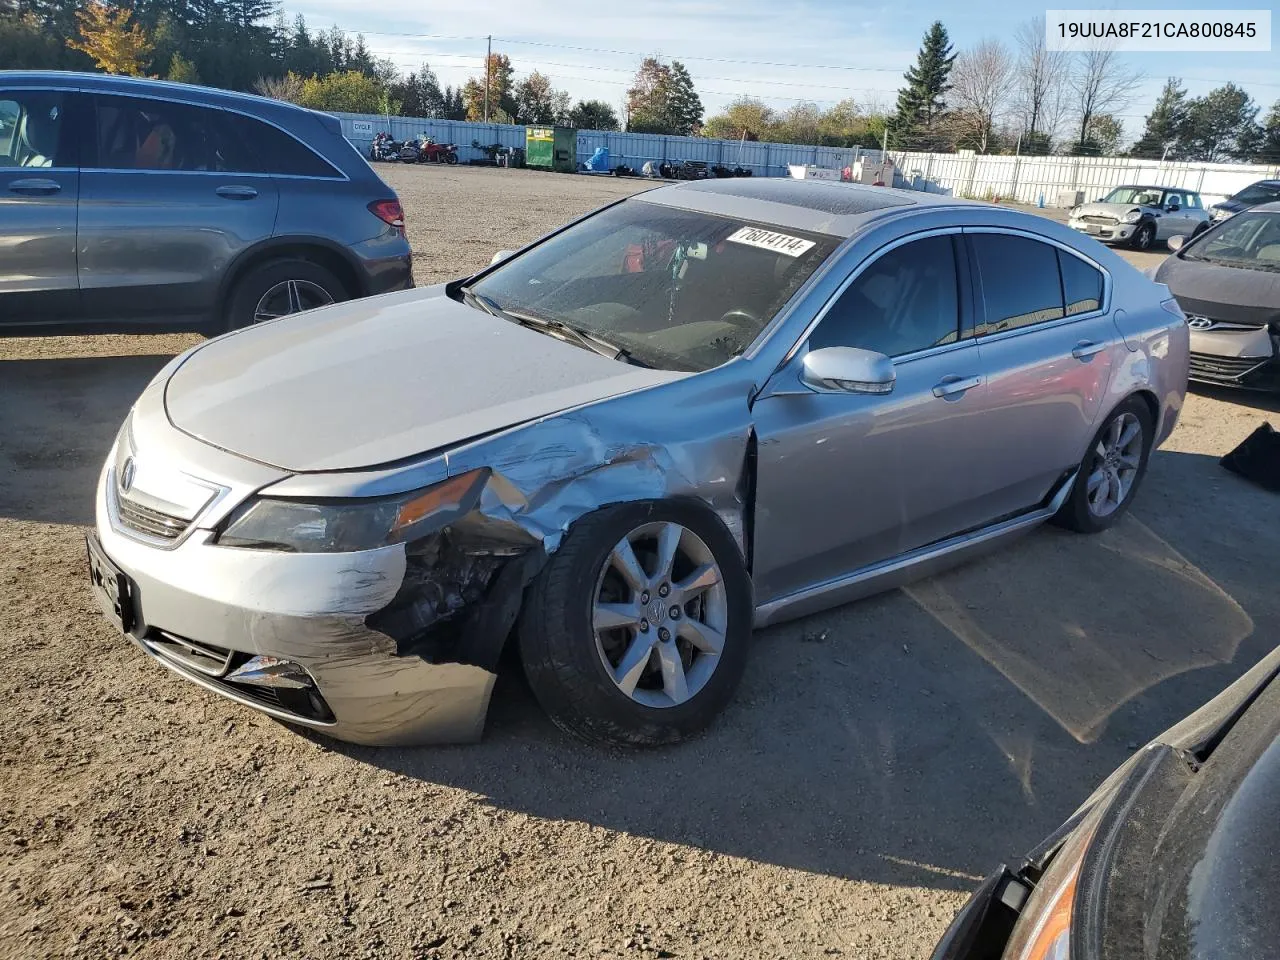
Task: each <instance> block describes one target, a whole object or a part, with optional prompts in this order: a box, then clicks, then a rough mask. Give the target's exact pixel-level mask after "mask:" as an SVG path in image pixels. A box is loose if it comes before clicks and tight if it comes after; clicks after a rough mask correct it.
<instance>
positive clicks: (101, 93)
mask: <svg viewBox="0 0 1280 960" xmlns="http://www.w3.org/2000/svg"><path fill="white" fill-rule="evenodd" d="M80 92H81V93H86V94H91V95H93V96H97V97H131V98H133V99H135V100H158V101H159V102H161V103H175V104H177V105H178V106H180V107H197V108H199V109H201V110H220V111H222V112H223V113H233V114H236V115H237V116H241V117H247V118H248V119H250V120H257V121H258V122H259V123H265V124H266V125H267V126H269V127H275V128H276V129H277V130H279V131H280V132H281V133H283V134H284V135H285V136H286V137H289V138H290V139H292V140H294V141H295V142H297V143H298V144H300V145H301V146H302V148H303V149H304V150H306V151H307V152H308V153H310V154H311V155H312V156H314V157H315V158H316V159H318V160H320V161H321V162H322V163H323V164H325V166H327V167H329V169H331V170H332V171H333V172H334V173H335V174H336V176H332V177H315V176H308V175H304V174H297V173H237V172H236V171H232V170H223V171H217V170H139V169H127V170H117V169H114V168H112V167H105V168H104V167H83V168H81V169H82V170H85V171H87V172H90V173H185V174H192V173H205V174H213V175H215V176H221V177H227V176H237V177H280V178H288V179H292V180H321V181H323V182H325V183H337V182H344V183H349V182H350V181H351V178H350V177H349V176H347V174H346V173H344V172H343V171H341V170H339V169H338V168H337V167H336V166H335V165H334V163H333V161H332V160H330V159H329V158H328V157H326V156H324V155H323V154H321V153H317V152H316V150H314V149H313V148H312V147H311V145H310V144H309V143H307V142H306V141H305V140H303V139H301V138H300V137H298V136H297V135H295V134H294V133H292V132H290V131H289V130H286V129H285V128H284V127H282V126H280V124H278V123H276V122H275V121H273V120H268V119H267V118H266V117H263V116H259V115H258V114H254V113H249V112H247V111H245V110H237V109H236V108H235V107H228V106H224V105H222V104H214V103H200V102H199V101H196V100H190V99H181V98H179V97H165V96H159V95H157V94H154V93H145V92H139V93H122V92H120V91H119V90H99V89H97V88H96V87H86V88H83V89H82V90H81V91H80ZM93 133H94V137H95V138H96V137H97V133H98V128H97V117H96V115H95V117H94V129H93ZM344 139H345V138H344Z"/></svg>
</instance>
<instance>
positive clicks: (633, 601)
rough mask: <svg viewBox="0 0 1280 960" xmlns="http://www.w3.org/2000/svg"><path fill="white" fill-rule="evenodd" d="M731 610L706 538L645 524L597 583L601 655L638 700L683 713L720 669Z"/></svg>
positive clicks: (618, 548) (616, 551)
mask: <svg viewBox="0 0 1280 960" xmlns="http://www.w3.org/2000/svg"><path fill="white" fill-rule="evenodd" d="M728 609H729V608H728V601H727V595H726V593H725V585H724V576H723V574H722V572H721V570H720V566H719V564H718V563H716V560H715V556H714V555H713V554H712V552H711V548H710V547H708V546H707V545H706V543H704V542H703V540H702V538H701V537H699V536H698V535H697V534H696V533H694V532H693V531H692V530H690V529H689V528H688V527H684V526H681V525H680V524H678V523H670V522H661V523H647V524H643V525H642V526H639V527H636V528H635V529H634V530H632V531H631V532H630V533H628V534H627V535H626V536H625V537H623V538H622V539H621V540H619V541H618V542H617V544H616V545H615V546H614V547H613V549H612V550H611V551H610V552H609V556H608V557H607V558H606V560H605V562H604V565H603V568H602V569H601V571H600V575H599V577H598V578H597V580H596V589H595V595H594V602H593V605H592V611H591V614H592V627H593V630H594V633H595V639H596V651H597V652H598V653H599V655H600V660H601V662H602V663H603V664H604V668H605V671H606V672H607V673H608V674H609V677H610V678H611V679H612V680H613V682H614V685H615V686H617V688H618V689H619V690H620V691H621V692H622V693H623V694H624V695H626V696H627V697H629V698H630V699H631V700H634V701H635V702H636V703H639V704H642V705H644V706H647V707H673V706H677V705H678V704H682V703H685V702H686V701H688V700H689V699H690V698H691V697H693V696H696V695H697V693H698V692H699V691H700V690H702V688H703V687H705V686H706V685H707V682H708V681H709V680H710V679H711V675H712V674H713V673H714V672H715V670H716V667H717V666H718V665H719V662H720V654H721V652H722V651H723V649H724V643H725V630H726V628H727V626H728Z"/></svg>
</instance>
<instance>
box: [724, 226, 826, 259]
mask: <svg viewBox="0 0 1280 960" xmlns="http://www.w3.org/2000/svg"><path fill="white" fill-rule="evenodd" d="M729 242H730V243H745V244H746V245H747V246H749V247H759V248H760V249H761V250H772V251H773V252H774V253H781V254H785V255H786V256H788V257H798V256H800V255H801V254H802V253H804V252H805V251H806V250H808V249H810V248H811V247H812V246H813V241H812V240H802V239H801V238H800V237H789V236H787V235H786V234H785V233H774V232H773V231H771V230H761V229H760V228H759V227H743V228H742V229H741V230H739V231H737V232H736V233H734V234H733V236H731V237H729Z"/></svg>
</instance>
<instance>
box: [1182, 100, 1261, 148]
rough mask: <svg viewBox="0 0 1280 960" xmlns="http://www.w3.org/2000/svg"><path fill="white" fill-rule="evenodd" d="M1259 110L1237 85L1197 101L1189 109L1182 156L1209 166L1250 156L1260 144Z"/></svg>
mask: <svg viewBox="0 0 1280 960" xmlns="http://www.w3.org/2000/svg"><path fill="white" fill-rule="evenodd" d="M1258 109H1259V108H1258V105H1257V104H1255V103H1254V102H1253V98H1252V97H1250V96H1249V94H1247V93H1245V92H1244V91H1243V90H1241V89H1240V88H1239V87H1237V86H1236V85H1235V84H1234V83H1228V84H1226V85H1225V86H1221V87H1218V88H1217V89H1216V90H1210V91H1209V92H1208V93H1207V94H1205V95H1204V96H1203V97H1196V98H1195V99H1194V100H1192V101H1191V103H1190V104H1189V105H1188V106H1187V122H1186V124H1185V126H1184V129H1183V132H1182V135H1181V136H1179V138H1178V150H1179V152H1180V153H1181V155H1182V156H1184V157H1185V158H1186V159H1189V160H1203V161H1206V162H1209V163H1216V162H1219V161H1223V160H1236V159H1242V158H1244V157H1247V156H1249V155H1250V154H1251V153H1252V152H1253V151H1254V150H1255V148H1256V146H1257V143H1258V140H1259V134H1260V131H1259V129H1258V125H1257V122H1256V119H1257V116H1258Z"/></svg>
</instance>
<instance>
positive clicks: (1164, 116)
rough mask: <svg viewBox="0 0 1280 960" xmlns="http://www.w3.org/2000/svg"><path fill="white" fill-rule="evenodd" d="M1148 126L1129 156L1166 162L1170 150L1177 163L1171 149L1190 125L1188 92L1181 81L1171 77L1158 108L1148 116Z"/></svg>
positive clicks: (1171, 157)
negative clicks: (1166, 154) (1188, 122)
mask: <svg viewBox="0 0 1280 960" xmlns="http://www.w3.org/2000/svg"><path fill="white" fill-rule="evenodd" d="M1146 123H1147V125H1146V129H1144V130H1143V131H1142V136H1141V137H1139V138H1138V142H1137V143H1135V144H1134V145H1133V149H1132V150H1130V151H1129V155H1130V156H1134V157H1147V158H1151V159H1163V158H1164V157H1165V151H1166V150H1167V151H1169V158H1170V159H1173V160H1177V159H1178V155H1177V153H1176V152H1175V151H1174V150H1173V149H1172V148H1173V147H1174V146H1175V145H1176V144H1177V143H1178V139H1179V138H1180V137H1181V136H1183V134H1184V132H1185V127H1186V123H1187V91H1186V90H1184V89H1183V87H1182V81H1181V80H1179V79H1178V78H1176V77H1170V78H1169V79H1168V80H1166V81H1165V83H1164V88H1163V89H1162V90H1161V91H1160V96H1159V97H1157V98H1156V103H1155V106H1153V107H1152V108H1151V112H1150V113H1149V114H1147V121H1146Z"/></svg>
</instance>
